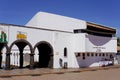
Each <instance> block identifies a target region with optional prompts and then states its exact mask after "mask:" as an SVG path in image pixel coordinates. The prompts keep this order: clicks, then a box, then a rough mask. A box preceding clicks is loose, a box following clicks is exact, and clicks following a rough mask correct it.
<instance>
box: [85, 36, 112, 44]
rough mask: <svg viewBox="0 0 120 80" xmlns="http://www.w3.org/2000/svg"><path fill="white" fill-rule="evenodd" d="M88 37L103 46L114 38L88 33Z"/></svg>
mask: <svg viewBox="0 0 120 80" xmlns="http://www.w3.org/2000/svg"><path fill="white" fill-rule="evenodd" d="M87 37H88V39H89V41H90V42H91V43H92V44H94V45H96V46H102V45H104V44H106V43H107V42H109V41H110V40H111V39H112V38H111V37H101V36H94V35H88V36H87Z"/></svg>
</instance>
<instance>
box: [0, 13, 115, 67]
mask: <svg viewBox="0 0 120 80" xmlns="http://www.w3.org/2000/svg"><path fill="white" fill-rule="evenodd" d="M77 29H78V30H81V29H87V22H86V21H83V20H78V19H74V18H69V17H65V16H60V15H55V14H51V13H46V12H39V13H37V14H36V15H35V16H34V17H33V18H32V19H31V20H30V21H29V22H28V23H27V24H26V26H23V27H22V26H18V25H9V24H1V25H0V30H1V31H4V32H5V33H6V35H7V41H8V44H7V45H8V47H10V46H11V44H12V43H13V42H14V41H16V40H21V39H18V38H19V37H18V36H17V35H18V34H19V33H21V34H24V35H25V37H23V38H22V39H25V40H26V41H28V42H29V43H30V44H31V45H32V47H33V48H34V46H35V45H36V44H37V43H39V42H47V43H48V44H50V46H51V47H52V48H51V49H52V51H51V50H49V48H47V49H46V50H48V51H51V52H52V54H53V55H52V60H53V61H52V67H53V68H62V67H64V66H65V64H64V63H67V67H68V68H80V67H92V66H100V61H101V60H103V58H104V59H110V55H113V54H115V53H117V40H116V37H112V36H111V37H105V36H97V35H92V34H88V33H74V30H77ZM111 29H112V28H111ZM16 45H17V43H15V44H14V46H13V47H12V50H11V53H12V54H11V60H10V65H15V66H20V59H19V58H20V56H19V55H18V56H14V55H13V54H14V53H19V50H18V48H17V46H16ZM42 46H45V45H42ZM42 46H40V45H39V44H38V46H37V48H38V49H35V51H34V54H35V55H34V62H38V63H39V58H40V57H39V55H38V53H40V52H39V48H42ZM42 49H44V48H42ZM40 50H41V49H40ZM23 53H24V56H25V54H27V53H28V54H30V48H29V46H26V47H25V49H24V50H23ZM42 54H43V53H42ZM47 56H48V55H47ZM43 57H44V58H45V56H43ZM49 57H50V56H49ZM27 58H30V56H29V55H28V56H27ZM50 59H51V57H50ZM25 60H26V61H25ZM5 61H6V56H5V54H4V53H3V63H4V62H5ZM29 61H30V60H29V59H28V61H27V59H26V57H25V58H24V60H23V62H24V63H23V66H27V65H29ZM50 62H51V61H50V60H48V66H49V64H50ZM40 64H43V63H39V66H40ZM46 64H47V63H46ZM43 67H44V66H43Z"/></svg>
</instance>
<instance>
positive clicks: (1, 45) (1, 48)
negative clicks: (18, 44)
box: [0, 43, 9, 68]
mask: <svg viewBox="0 0 120 80" xmlns="http://www.w3.org/2000/svg"><path fill="white" fill-rule="evenodd" d="M3 48H6V53H5V54H8V50H9V47H8V45H7V43H0V68H2V58H3V56H4V55H2V54H3V52H2V50H3Z"/></svg>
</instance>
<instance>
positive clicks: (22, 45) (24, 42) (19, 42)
mask: <svg viewBox="0 0 120 80" xmlns="http://www.w3.org/2000/svg"><path fill="white" fill-rule="evenodd" d="M14 45H16V46H17V47H18V49H19V56H20V58H19V63H20V66H19V67H20V68H23V61H24V60H23V59H24V58H23V50H24V48H25V47H26V46H27V45H28V46H29V48H30V52H31V53H30V68H33V63H34V59H33V58H34V56H33V55H34V53H33V47H32V45H31V44H30V43H29V42H28V41H27V40H24V39H19V40H16V41H14V42H13V43H12V44H11V45H10V47H9V53H11V49H12V47H13V46H14ZM9 64H10V61H9Z"/></svg>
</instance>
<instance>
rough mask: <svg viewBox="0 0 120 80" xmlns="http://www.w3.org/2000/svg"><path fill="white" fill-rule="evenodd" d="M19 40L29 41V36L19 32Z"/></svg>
mask: <svg viewBox="0 0 120 80" xmlns="http://www.w3.org/2000/svg"><path fill="white" fill-rule="evenodd" d="M17 39H27V35H26V34H25V33H21V32H19V33H18V34H17Z"/></svg>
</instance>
